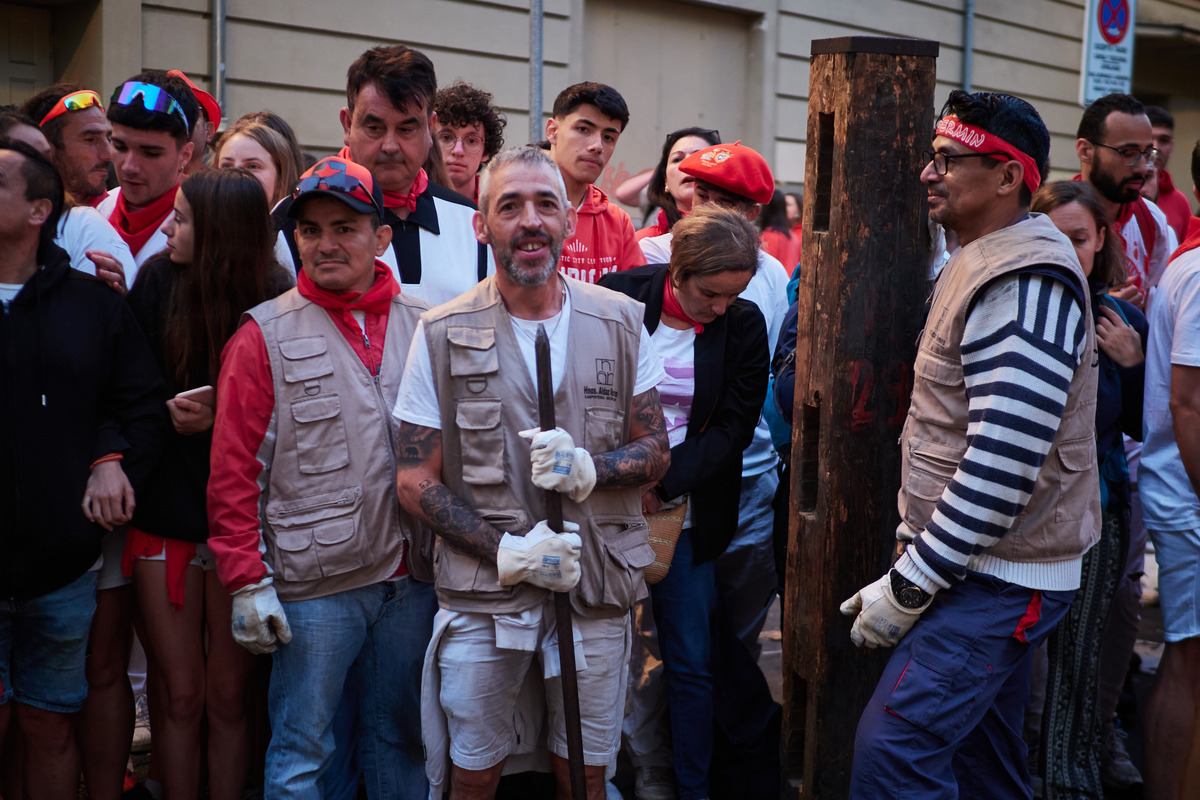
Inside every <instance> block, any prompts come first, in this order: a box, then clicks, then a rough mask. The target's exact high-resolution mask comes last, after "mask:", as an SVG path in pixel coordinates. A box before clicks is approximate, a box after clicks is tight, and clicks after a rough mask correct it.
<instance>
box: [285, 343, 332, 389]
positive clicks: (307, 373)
mask: <svg viewBox="0 0 1200 800" xmlns="http://www.w3.org/2000/svg"><path fill="white" fill-rule="evenodd" d="M327 349H328V348H327V345H326V343H325V337H324V336H299V337H296V338H294V339H282V340H280V342H279V353H280V354H281V355H282V356H283V379H284V380H285V381H287V382H288V383H302V382H304V381H311V380H315V379H317V378H323V377H325V376H326V375H332V374H333V362H332V361H330V360H329V354H328V353H327V352H326V350H327Z"/></svg>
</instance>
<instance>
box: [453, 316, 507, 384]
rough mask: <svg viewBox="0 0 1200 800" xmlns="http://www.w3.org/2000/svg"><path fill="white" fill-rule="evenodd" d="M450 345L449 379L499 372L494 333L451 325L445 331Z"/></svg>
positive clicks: (491, 330) (486, 329)
mask: <svg viewBox="0 0 1200 800" xmlns="http://www.w3.org/2000/svg"><path fill="white" fill-rule="evenodd" d="M446 339H447V340H448V341H449V343H450V377H452V378H460V377H463V376H466V375H490V374H492V373H494V372H498V371H499V370H500V354H499V353H498V352H497V351H496V331H495V330H494V329H492V328H468V327H464V326H461V325H452V326H450V327H448V328H447V329H446Z"/></svg>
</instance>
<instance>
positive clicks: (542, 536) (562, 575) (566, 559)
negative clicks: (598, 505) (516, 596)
mask: <svg viewBox="0 0 1200 800" xmlns="http://www.w3.org/2000/svg"><path fill="white" fill-rule="evenodd" d="M563 527H564V528H566V530H565V531H563V533H562V535H561V536H560V535H559V534H557V533H555V532H554V531H552V530H550V526H549V525H548V524H546V520H542V521H541V522H539V523H538V524H537V525H534V526H533V528H532V529H531V530H530V531H529V533H527V534H525V535H524V536H513V535H512V534H511V533H506V534H504V536H503V538H501V539H500V549H499V550H497V551H496V570H497V571H498V572H499V573H500V584H501V585H502V586H512V585H513V584H516V583H521V582H522V581H524V582H525V583H532V584H533V585H534V586H541V587H542V588H543V589H549V590H550V591H552V592H569V591H571V589H573V588H575V584H577V583H579V574H580V571H579V550H580V548H581V547H582V546H583V540H582V539H580V538H579V533H578V531H579V526H578V525H576V524H575V523H574V522H564V523H563Z"/></svg>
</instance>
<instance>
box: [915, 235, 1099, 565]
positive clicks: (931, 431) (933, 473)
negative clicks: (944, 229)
mask: <svg viewBox="0 0 1200 800" xmlns="http://www.w3.org/2000/svg"><path fill="white" fill-rule="evenodd" d="M1039 264H1047V265H1052V266H1057V267H1062V268H1065V269H1067V270H1069V271H1070V272H1071V274H1072V275H1074V276H1075V279H1076V280H1077V281H1078V282H1079V286H1080V287H1082V288H1083V290H1084V291H1083V298H1084V312H1085V326H1084V327H1085V329H1086V331H1087V333H1086V337H1087V338H1086V342H1085V345H1084V350H1083V356H1082V358H1081V359H1080V363H1079V366H1078V367H1076V369H1075V374H1074V375H1073V377H1072V378H1071V385H1070V389H1069V390H1068V392H1067V403H1066V408H1065V410H1064V412H1063V418H1062V422H1061V424H1060V425H1059V428H1058V433H1057V434H1056V435H1055V437H1054V441H1053V443H1052V444H1051V446H1050V452H1049V454H1048V455H1047V457H1046V461H1045V463H1044V464H1043V465H1042V468H1041V470H1040V471H1039V472H1038V476H1037V482H1036V484H1035V485H1034V489H1033V494H1032V496H1031V497H1030V499H1029V503H1028V504H1027V505H1026V506H1025V510H1024V511H1023V512H1022V513H1021V514H1020V515H1019V516H1018V517H1017V518H1016V520H1015V521H1014V523H1013V526H1012V528H1011V529H1010V530H1009V531H1008V533H1007V534H1005V535H1004V537H1003V538H1002V539H1001V540H1000V541H999V542H997V543H996V544H995V545H994V546H993V547H991V548H989V549H988V550H987V551H985V552H984V553H981V554H979V555H976V556H975V557H974V558H973V559H972V562H971V564H970V565H969V567H970V568H971V569H973V570H977V571H981V572H988V573H992V572H994V571H995V570H994V569H990V568H989V564H990V563H991V562H992V561H994V560H999V561H1006V562H1018V563H1021V562H1025V563H1027V562H1052V561H1066V560H1068V559H1076V558H1079V557H1080V556H1081V555H1082V554H1083V553H1085V552H1086V551H1087V549H1088V548H1089V547H1091V546H1092V545H1093V544H1094V543H1095V542H1096V540H1097V539H1098V538H1099V536H1100V478H1099V473H1098V471H1097V466H1096V436H1095V428H1096V378H1097V375H1098V370H1097V364H1098V355H1097V352H1096V331H1095V326H1094V325H1093V324H1092V312H1091V300H1090V297H1089V293H1088V292H1087V281H1086V279H1085V278H1084V276H1083V272H1082V271H1081V270H1080V268H1079V261H1078V259H1077V258H1076V256H1075V253H1074V250H1073V249H1072V248H1071V244H1070V242H1069V241H1068V240H1067V238H1066V237H1065V236H1063V235H1062V234H1061V233H1060V232H1059V231H1058V229H1057V228H1056V227H1055V226H1054V224H1053V223H1052V222H1051V221H1050V218H1049V217H1046V216H1044V215H1041V214H1032V215H1030V216H1029V217H1028V218H1026V219H1023V220H1022V221H1020V222H1018V223H1016V224H1015V225H1011V226H1009V227H1007V228H1003V229H1001V230H998V231H995V232H994V233H990V234H988V235H987V236H984V237H982V238H980V239H978V240H976V241H974V242H971V243H970V244H969V245H967V246H966V247H964V248H962V249H961V250H959V251H958V253H956V254H955V255H954V257H953V258H951V259H950V261H949V263H948V264H946V266H945V268H944V269H943V270H942V273H941V275H940V276H939V277H938V281H937V285H936V286H935V287H934V290H933V303H932V307H931V309H930V311H929V318H928V320H927V321H926V323H925V329H924V331H922V333H921V339H920V343H919V347H918V350H917V358H916V361H915V362H914V363H913V372H914V381H913V392H912V403H911V405H910V407H909V411H908V419H907V420H906V421H905V423H904V430H903V432H902V433H901V435H900V443H901V453H902V466H901V481H900V497H899V506H900V516H901V518H902V519H903V520H904V522H905V523H907V524H908V525H909V526H910V527H911V528H912V529H913V530H914V531H915V532H919V531H922V530H924V529H925V525H926V524H927V523H928V522H929V519H930V517H931V516H932V515H933V510H934V506H935V505H937V501H938V498H939V497H941V495H942V491H943V490H944V489H945V488H946V484H947V483H949V482H950V479H951V478H952V477H953V476H954V473H955V470H956V469H957V468H958V463H959V462H960V461H961V460H962V457H963V454H964V453H965V452H966V449H967V394H966V385H965V382H964V380H963V367H962V353H961V351H960V345H961V343H962V337H963V328H964V325H965V322H966V316H967V309H968V308H970V306H971V303H972V301H973V300H974V298H975V296H976V293H977V292H979V290H980V289H982V288H983V287H984V286H986V285H987V284H988V283H989V282H990V281H992V280H994V279H996V278H998V277H1000V276H1001V275H1004V274H1007V273H1011V272H1016V271H1018V270H1023V269H1027V268H1029V267H1030V266H1033V265H1039ZM902 528H903V526H902Z"/></svg>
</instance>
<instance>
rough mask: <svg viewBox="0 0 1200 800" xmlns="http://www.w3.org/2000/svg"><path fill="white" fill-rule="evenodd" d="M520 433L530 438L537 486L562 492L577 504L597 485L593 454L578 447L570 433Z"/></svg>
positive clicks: (534, 482)
mask: <svg viewBox="0 0 1200 800" xmlns="http://www.w3.org/2000/svg"><path fill="white" fill-rule="evenodd" d="M518 435H519V436H521V437H523V438H525V439H528V440H529V461H530V462H531V463H532V464H533V485H534V486H536V487H538V488H539V489H550V490H553V491H556V492H562V493H563V494H565V495H567V496H568V497H570V498H571V500H572V501H574V502H576V503H582V502H583V501H584V500H587V498H588V495H589V494H591V493H592V489H593V488H595V486H596V465H595V464H593V463H592V454H591V453H589V452H588V451H587V450H584V449H583V448H582V447H576V446H575V440H574V439H572V438H571V434H569V433H567V432H566V431H564V430H563V429H562V428H554V429H552V430H548V431H543V430H539V429H538V428H530V429H529V430H527V431H520V433H519V434H518Z"/></svg>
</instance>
